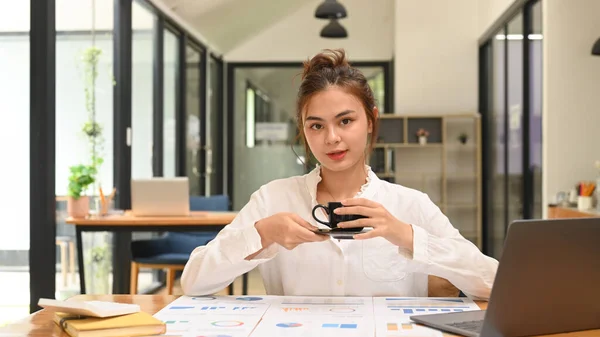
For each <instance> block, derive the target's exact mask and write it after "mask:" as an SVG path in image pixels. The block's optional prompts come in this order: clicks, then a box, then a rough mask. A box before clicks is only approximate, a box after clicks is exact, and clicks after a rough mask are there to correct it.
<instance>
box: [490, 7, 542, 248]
mask: <svg viewBox="0 0 600 337" xmlns="http://www.w3.org/2000/svg"><path fill="white" fill-rule="evenodd" d="M539 1H541V0H517V1H515V2H514V3H513V5H511V7H510V8H509V9H507V11H506V12H505V13H504V14H502V16H501V17H500V18H499V19H498V20H497V21H496V22H495V23H494V24H492V26H491V27H490V28H489V29H488V30H487V31H486V33H485V34H484V35H483V36H482V38H480V39H479V110H480V112H481V114H482V125H483V126H482V149H481V151H482V153H481V156H482V168H481V170H482V172H481V174H482V180H483V181H484V182H488V183H484V184H483V186H482V189H483V191H482V197H483V200H482V206H483V207H482V208H483V212H482V224H483V228H482V233H483V243H484V244H483V249H482V250H483V253H484V254H488V255H490V254H492V253H493V249H494V247H493V245H494V243H493V231H494V228H492V227H491V226H492V219H493V209H494V207H493V205H492V203H493V184H491V182H493V179H494V177H493V168H492V164H493V158H491V155H490V154H491V149H492V146H493V145H494V141H493V140H491V139H489V137H488V135H489V133H490V132H491V130H490V126H493V125H494V124H493V122H494V120H493V118H494V117H493V111H490V110H489V108H490V107H491V106H492V105H491V102H493V92H492V91H491V90H490V88H491V87H492V83H493V81H492V72H493V64H494V63H493V55H494V48H493V43H492V40H493V39H494V38H495V34H496V33H498V32H502V34H504V36H505V41H509V40H508V38H507V35H508V23H509V22H510V21H511V20H513V19H514V18H515V17H516V16H517V15H518V14H522V17H523V27H522V32H523V39H522V43H523V47H522V48H523V51H522V52H523V57H522V71H523V78H522V82H523V83H522V90H523V91H522V95H523V97H522V105H523V108H522V112H523V113H522V114H521V125H522V138H521V139H522V149H523V151H522V174H523V184H522V192H521V193H522V194H523V201H522V205H521V207H522V209H523V212H522V213H523V216H522V217H523V219H531V218H533V216H534V214H533V213H534V195H535V191H534V188H535V185H534V171H533V167H531V166H530V163H529V162H530V160H531V151H532V149H531V146H530V143H531V142H530V140H531V132H530V125H531V123H530V118H531V115H532V111H531V97H530V94H531V92H530V87H529V85H530V82H531V77H530V75H531V67H530V61H531V55H530V46H531V42H530V40H529V38H528V36H529V34H531V33H532V31H533V27H532V20H533V16H532V7H533V6H534V5H535V4H536V3H538V2H539ZM503 48H504V50H503V53H504V74H503V76H504V97H503V100H504V111H503V114H504V116H503V117H504V119H503V122H504V134H505V138H504V159H505V160H504V186H503V188H504V200H503V203H504V208H503V218H504V222H505V227H504V228H505V232H506V230H507V229H508V226H509V223H508V219H509V193H508V192H509V186H508V184H509V181H508V179H507V177H508V165H509V163H508V146H507V141H508V122H509V120H508V110H509V106H508V79H509V78H508V77H509V71H508V48H509V47H508V43H505V44H504V46H503ZM490 94H491V95H492V96H491V97H490Z"/></svg>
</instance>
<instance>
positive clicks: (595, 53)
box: [592, 37, 600, 56]
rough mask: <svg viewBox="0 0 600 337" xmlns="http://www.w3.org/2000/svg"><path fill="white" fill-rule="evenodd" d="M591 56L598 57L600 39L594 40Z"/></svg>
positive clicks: (599, 53)
mask: <svg viewBox="0 0 600 337" xmlns="http://www.w3.org/2000/svg"><path fill="white" fill-rule="evenodd" d="M592 55H596V56H600V37H599V38H598V40H596V43H594V46H593V47H592Z"/></svg>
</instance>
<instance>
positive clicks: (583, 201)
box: [577, 196, 592, 211]
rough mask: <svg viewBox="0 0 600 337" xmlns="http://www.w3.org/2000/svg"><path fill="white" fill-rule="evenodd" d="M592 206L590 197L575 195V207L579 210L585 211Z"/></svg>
mask: <svg viewBox="0 0 600 337" xmlns="http://www.w3.org/2000/svg"><path fill="white" fill-rule="evenodd" d="M591 208H592V197H583V196H579V197H577V209H578V210H580V211H587V210H590V209H591Z"/></svg>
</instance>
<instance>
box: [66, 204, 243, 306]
mask: <svg viewBox="0 0 600 337" xmlns="http://www.w3.org/2000/svg"><path fill="white" fill-rule="evenodd" d="M236 215H237V213H236V212H191V214H190V215H189V216H174V217H166V216H161V217H137V216H133V215H132V214H131V212H130V211H127V212H125V213H124V214H119V215H107V216H102V217H88V218H71V217H69V218H67V219H66V223H67V224H70V225H74V226H75V232H76V236H77V257H78V260H79V261H78V264H79V282H80V289H81V293H82V294H85V272H84V265H85V263H84V261H83V241H82V233H83V232H113V233H119V232H120V233H122V232H125V233H132V232H176V231H179V232H202V231H205V232H209V231H210V232H213V231H219V230H221V229H222V228H223V227H225V226H226V225H228V224H230V223H231V222H232V221H233V219H234V218H235V216H236ZM115 255H116V254H113V261H114V263H113V293H116V294H127V293H129V289H128V287H129V278H130V276H131V275H130V273H129V267H130V262H131V261H130V260H129V258H125V259H123V256H120V257H119V258H118V259H117V258H115ZM126 256H129V254H127V255H126ZM245 277H247V276H245ZM125 287H127V289H125ZM244 293H245V292H244Z"/></svg>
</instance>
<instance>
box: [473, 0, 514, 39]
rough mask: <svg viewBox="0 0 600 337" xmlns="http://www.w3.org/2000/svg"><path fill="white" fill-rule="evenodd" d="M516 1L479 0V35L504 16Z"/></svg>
mask: <svg viewBox="0 0 600 337" xmlns="http://www.w3.org/2000/svg"><path fill="white" fill-rule="evenodd" d="M515 1H516V0H478V1H477V12H478V15H477V16H478V22H477V34H478V36H481V35H483V33H484V32H485V31H486V30H487V29H488V28H489V27H490V26H491V25H492V24H493V23H494V22H495V21H496V20H497V19H498V18H499V17H500V15H502V14H503V13H504V12H505V11H506V10H507V9H508V7H510V5H512V4H513V3H514V2H515Z"/></svg>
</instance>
